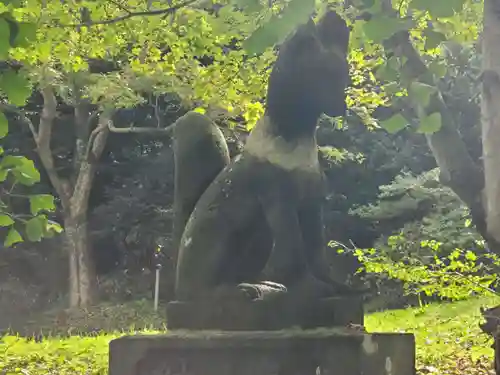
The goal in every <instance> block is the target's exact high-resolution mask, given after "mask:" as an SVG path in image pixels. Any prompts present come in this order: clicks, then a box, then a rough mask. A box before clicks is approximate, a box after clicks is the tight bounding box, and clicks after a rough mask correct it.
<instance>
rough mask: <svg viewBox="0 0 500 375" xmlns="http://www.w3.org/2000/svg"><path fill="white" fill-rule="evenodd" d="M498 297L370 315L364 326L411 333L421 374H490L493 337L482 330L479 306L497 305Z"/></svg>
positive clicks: (369, 328) (381, 330)
mask: <svg viewBox="0 0 500 375" xmlns="http://www.w3.org/2000/svg"><path fill="white" fill-rule="evenodd" d="M498 304H500V298H495V297H490V298H487V297H483V298H477V299H471V300H468V301H461V302H456V303H442V304H431V305H427V306H424V307H422V308H413V309H406V310H393V311H385V312H381V313H375V314H370V315H368V316H367V317H366V322H365V325H366V328H367V330H369V331H380V332H384V331H387V332H412V333H414V334H415V338H416V343H417V367H418V370H419V371H418V372H419V373H421V374H429V373H430V374H457V375H458V374H475V375H482V374H490V373H492V372H491V367H492V365H491V363H492V360H493V349H491V345H492V340H491V339H489V338H488V336H486V335H484V334H482V333H481V331H480V329H479V324H480V322H481V314H480V311H479V308H480V307H481V306H484V307H486V306H488V307H491V306H496V305H498Z"/></svg>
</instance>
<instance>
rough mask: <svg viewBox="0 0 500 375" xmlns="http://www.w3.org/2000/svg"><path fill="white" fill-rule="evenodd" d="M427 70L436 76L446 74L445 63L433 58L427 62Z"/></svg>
mask: <svg viewBox="0 0 500 375" xmlns="http://www.w3.org/2000/svg"><path fill="white" fill-rule="evenodd" d="M429 70H430V71H431V73H433V74H434V75H435V77H436V78H438V79H439V78H443V77H444V76H445V75H446V71H447V68H446V65H445V64H443V63H441V62H439V61H437V60H434V61H432V62H431V63H430V64H429Z"/></svg>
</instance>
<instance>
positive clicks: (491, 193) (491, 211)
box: [481, 0, 500, 242]
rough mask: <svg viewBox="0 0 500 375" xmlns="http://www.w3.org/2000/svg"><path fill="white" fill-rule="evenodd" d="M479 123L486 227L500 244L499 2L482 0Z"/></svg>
mask: <svg viewBox="0 0 500 375" xmlns="http://www.w3.org/2000/svg"><path fill="white" fill-rule="evenodd" d="M483 27H484V30H483V36H482V37H483V46H482V52H483V76H482V83H483V88H482V96H481V115H482V116H481V117H482V119H481V124H482V141H483V163H484V175H485V202H484V203H485V208H486V210H485V211H486V224H487V230H488V233H489V235H491V236H492V237H493V238H494V239H495V240H496V241H499V242H500V169H499V166H500V107H499V103H500V0H485V1H484V26H483Z"/></svg>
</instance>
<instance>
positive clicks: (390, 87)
mask: <svg viewBox="0 0 500 375" xmlns="http://www.w3.org/2000/svg"><path fill="white" fill-rule="evenodd" d="M384 91H385V92H386V93H387V94H389V95H394V94H396V93H398V92H400V91H401V88H400V87H399V85H398V84H397V82H391V83H389V84H387V85H385V86H384Z"/></svg>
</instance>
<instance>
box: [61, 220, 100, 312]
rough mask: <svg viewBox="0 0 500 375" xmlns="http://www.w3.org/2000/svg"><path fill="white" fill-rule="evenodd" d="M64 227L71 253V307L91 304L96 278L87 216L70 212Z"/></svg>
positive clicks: (69, 252)
mask: <svg viewBox="0 0 500 375" xmlns="http://www.w3.org/2000/svg"><path fill="white" fill-rule="evenodd" d="M85 211H86V210H85ZM65 216H66V215H65ZM64 227H65V236H66V244H67V249H68V254H69V271H70V272H69V275H70V280H69V302H70V307H71V308H75V307H83V306H89V305H91V304H92V303H93V301H94V298H95V279H96V278H95V270H94V267H93V263H92V259H91V255H90V248H91V247H90V243H89V235H88V230H87V218H86V216H80V217H78V216H77V217H75V216H74V215H72V214H71V213H70V214H68V215H67V217H65V218H64Z"/></svg>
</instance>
